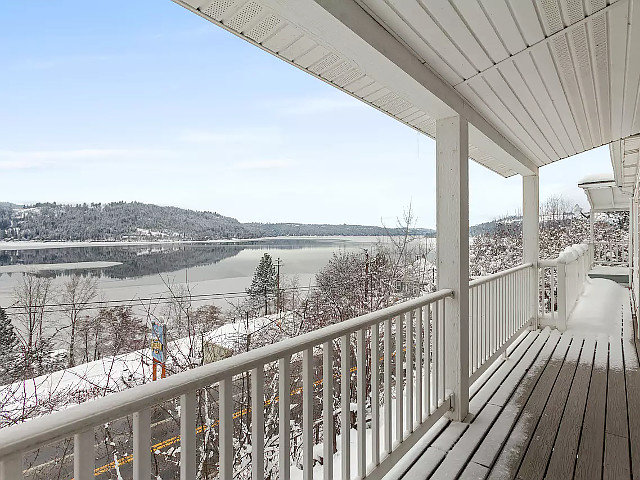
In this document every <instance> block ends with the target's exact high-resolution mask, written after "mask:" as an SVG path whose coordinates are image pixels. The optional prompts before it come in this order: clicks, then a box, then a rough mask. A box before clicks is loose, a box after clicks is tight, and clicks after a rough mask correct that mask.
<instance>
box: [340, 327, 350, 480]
mask: <svg viewBox="0 0 640 480" xmlns="http://www.w3.org/2000/svg"><path fill="white" fill-rule="evenodd" d="M350 340H351V339H350V335H344V336H343V337H342V343H341V345H340V348H341V352H340V353H341V357H342V358H341V365H340V374H341V375H342V377H341V392H340V408H341V411H340V418H341V420H340V428H341V433H342V452H341V453H342V478H343V479H345V480H349V479H350V478H351V425H350V423H351V422H350V419H349V416H350V413H351V397H350V395H351V392H350V390H351V370H350V366H349V365H350V363H351V362H350V358H349V357H350V355H351V351H350V349H351V345H350V343H351V341H350Z"/></svg>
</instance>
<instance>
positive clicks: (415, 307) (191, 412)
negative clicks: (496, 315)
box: [0, 272, 517, 480]
mask: <svg viewBox="0 0 640 480" xmlns="http://www.w3.org/2000/svg"><path fill="white" fill-rule="evenodd" d="M515 274H516V275H517V272H515ZM510 275H511V274H510V273H508V274H507V275H506V276H505V277H504V278H511V277H510ZM452 296H453V291H452V290H440V291H438V292H435V293H433V294H429V295H425V296H423V297H420V298H417V299H414V300H410V301H407V302H404V303H401V304H398V305H394V306H391V307H388V308H385V309H383V310H379V311H376V312H372V313H369V314H366V315H363V316H360V317H357V318H354V319H351V320H347V321H345V322H342V323H338V324H334V325H330V326H327V327H325V328H322V329H319V330H316V331H313V332H310V333H307V334H304V335H301V336H299V337H295V338H291V339H287V340H284V341H281V342H278V343H275V344H273V345H268V346H265V347H262V348H259V349H256V350H252V351H249V352H247V353H243V354H240V355H237V356H234V357H231V358H227V359H224V360H220V361H218V362H214V363H211V364H208V365H204V366H201V367H198V368H195V369H193V370H189V371H186V372H182V373H178V374H175V375H173V376H170V377H168V378H166V379H162V380H159V381H157V382H153V383H149V384H146V385H141V386H138V387H134V388H131V389H129V390H126V391H123V392H119V393H115V394H113V395H109V396H106V397H103V398H99V399H96V400H92V401H89V402H86V403H84V404H81V405H78V406H74V407H71V408H69V409H67V410H65V411H62V412H57V413H54V414H51V415H48V416H45V417H40V418H36V419H33V420H29V421H27V422H25V423H23V424H20V425H15V426H12V427H8V428H5V429H2V430H0V480H9V479H10V480H16V479H18V478H23V468H24V464H23V457H24V455H26V454H27V453H28V452H32V451H33V450H36V449H39V448H41V447H44V446H46V445H49V444H51V443H53V442H57V441H60V440H64V439H66V438H68V437H71V436H72V437H73V439H74V453H73V463H74V478H75V480H88V479H93V478H94V474H95V473H96V472H97V470H96V469H95V467H96V465H95V451H94V444H95V431H96V427H99V426H102V425H104V424H105V423H107V422H114V421H117V420H119V419H122V418H125V417H127V416H129V415H133V455H132V456H131V458H130V460H131V461H132V464H133V472H134V473H133V475H134V478H136V479H148V478H149V477H150V473H151V464H152V460H151V456H152V453H158V452H157V451H156V450H154V452H152V451H151V448H152V447H151V436H152V424H151V418H152V414H151V412H152V409H153V408H154V407H155V406H157V405H159V404H161V403H163V402H167V401H172V400H174V399H176V398H179V403H180V419H179V421H180V437H179V442H180V448H179V455H180V467H179V469H180V478H181V479H183V480H186V479H188V480H193V479H195V478H197V465H196V459H197V455H196V452H197V443H196V440H197V434H200V433H202V432H203V430H206V429H207V428H209V429H214V428H217V429H218V432H217V435H215V436H214V435H212V436H211V438H214V439H215V440H214V441H216V442H219V443H218V447H219V450H218V451H219V465H218V467H217V468H218V475H219V478H223V479H230V478H234V475H233V474H234V472H233V470H234V465H235V463H234V458H237V457H236V454H237V453H238V452H237V443H236V440H237V439H236V438H234V418H237V417H238V415H236V414H235V413H234V399H235V395H234V393H237V390H236V388H237V387H238V385H237V382H238V381H239V379H240V377H241V376H244V375H246V374H249V377H250V380H251V383H250V385H251V387H250V388H251V406H250V411H251V422H250V423H251V425H250V432H251V446H250V456H251V460H250V465H247V467H248V468H249V467H250V469H251V472H252V478H263V477H264V476H265V466H266V465H265V439H267V440H273V438H276V440H275V444H276V445H277V451H278V452H279V454H278V455H277V458H278V461H277V468H278V470H279V477H280V478H289V473H290V468H291V466H290V464H291V462H292V460H293V458H292V457H293V454H292V448H291V445H290V439H291V433H292V432H291V429H292V427H293V428H296V429H297V430H298V431H299V432H301V436H302V452H301V453H302V455H301V461H300V462H299V463H300V464H301V465H302V467H303V472H304V477H305V478H311V477H312V475H313V466H314V463H315V460H314V435H313V432H314V430H315V428H314V427H315V426H317V425H321V426H322V432H323V435H322V437H323V438H322V445H323V447H322V449H323V455H322V465H323V466H322V468H323V469H324V472H325V476H324V478H328V479H331V478H333V454H334V450H335V448H336V446H337V445H336V444H337V443H338V442H336V438H335V436H334V435H335V433H334V432H337V425H336V424H337V423H338V422H336V420H335V417H336V416H337V415H339V417H340V422H339V425H340V431H341V434H342V437H343V438H344V435H345V434H347V435H349V436H350V428H351V427H350V425H351V422H352V417H351V412H352V410H355V413H356V415H357V417H356V418H357V420H356V421H357V433H356V438H357V441H356V442H355V444H354V445H355V448H356V452H354V453H355V455H354V457H353V458H355V459H356V462H355V465H356V466H357V475H358V477H359V478H362V477H364V476H365V475H367V476H369V475H371V474H373V475H372V476H373V477H374V478H381V477H382V476H383V475H384V474H385V473H386V472H388V471H389V469H390V468H391V467H392V466H393V465H394V464H395V463H396V462H397V460H398V459H399V458H400V457H401V456H402V455H404V454H405V453H406V452H407V451H408V449H409V448H411V446H412V445H413V444H415V442H416V441H417V440H418V439H420V438H421V437H422V435H423V434H424V433H425V432H426V431H427V430H428V429H429V428H430V427H431V426H433V425H434V423H435V422H436V421H437V420H438V419H440V418H441V417H442V416H443V415H444V414H445V413H446V412H447V411H449V410H450V409H451V394H450V393H449V392H448V391H445V380H446V378H445V372H446V371H447V368H446V367H447V366H446V365H445V361H446V362H447V363H448V362H450V361H452V360H453V359H450V358H449V357H448V356H445V348H444V342H445V325H444V309H445V301H446V300H447V299H448V298H449V297H452ZM513 328H516V327H515V326H514V327H513ZM354 337H355V338H354ZM354 340H355V341H354ZM337 351H339V352H340V353H339V354H338V353H337ZM334 352H336V353H334ZM316 357H318V358H316ZM353 359H355V365H354V367H352V366H351V364H352V360H353ZM445 359H446V360H445ZM316 360H317V361H316ZM320 360H321V361H320ZM292 371H293V372H301V376H302V388H296V389H294V390H293V391H292V390H291V385H292V381H293V375H292ZM354 373H355V377H356V378H355V381H354V379H353V378H352V377H353V376H354ZM338 382H339V384H340V388H339V389H338V388H336V389H334V384H336V385H337V383H338ZM293 383H295V382H293ZM270 385H274V390H276V391H275V393H274V394H273V396H272V397H270V400H265V386H266V387H267V388H270ZM211 386H214V388H217V390H218V400H219V403H218V404H217V411H218V413H217V416H218V420H217V421H215V422H213V421H212V420H211V418H207V422H206V423H203V424H200V425H198V418H199V417H198V416H197V414H196V412H197V410H198V407H202V401H203V398H204V401H206V402H208V400H207V399H208V398H210V396H208V395H204V396H203V395H201V394H200V393H201V392H202V391H203V389H205V390H204V392H205V393H206V391H207V390H206V389H208V388H211ZM325 386H326V387H325ZM318 387H320V388H321V389H322V409H321V410H322V415H321V417H322V418H321V419H318V421H316V419H315V418H314V412H315V410H314V399H315V398H316V397H318V396H319V393H318V392H314V390H316V389H317V388H318ZM334 390H335V393H334ZM338 391H339V392H340V394H339V395H337V393H338ZM354 391H355V400H356V401H355V408H352V395H353V392H354ZM314 393H315V394H314ZM294 394H295V395H300V396H301V403H302V415H300V416H298V417H297V419H292V408H293V406H294V404H292V403H290V397H291V396H292V395H294ZM199 402H200V403H199ZM317 403H318V400H317V399H316V405H317ZM273 404H277V408H278V414H277V416H276V417H275V418H277V420H275V427H274V428H275V430H276V431H275V432H274V431H271V432H265V410H266V408H267V405H269V406H270V405H273ZM205 408H208V404H207V405H205ZM273 408H276V407H273ZM243 412H244V411H243ZM242 415H244V413H242V414H241V415H240V418H241V420H242ZM318 416H319V415H318ZM244 418H248V417H247V416H245V417H244ZM292 420H293V421H292ZM367 420H369V429H367V430H365V429H366V427H367ZM236 421H237V420H236ZM248 422H249V420H247V423H248ZM247 428H249V426H248V425H247ZM325 432H326V433H327V434H326V435H325ZM270 435H272V436H273V438H272V437H270ZM154 437H155V435H154ZM317 437H318V435H316V441H318V438H317ZM367 437H369V439H368V438H367ZM278 438H279V439H281V440H280V441H278V440H277V439H278ZM347 438H349V437H347ZM350 443H351V442H350V441H348V440H347V441H342V442H340V445H341V447H340V448H341V458H342V473H343V475H342V478H350V476H351V473H352V472H351V469H352V467H351V458H352V455H351V451H350V448H351V446H350ZM271 444H272V445H273V442H271ZM45 451H46V450H45ZM368 459H370V460H371V462H370V463H369V462H368ZM116 464H117V461H116ZM101 471H102V470H101Z"/></svg>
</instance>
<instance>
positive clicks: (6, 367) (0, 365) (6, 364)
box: [0, 307, 21, 385]
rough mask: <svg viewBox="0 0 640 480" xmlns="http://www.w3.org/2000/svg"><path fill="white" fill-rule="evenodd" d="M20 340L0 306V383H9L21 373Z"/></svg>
mask: <svg viewBox="0 0 640 480" xmlns="http://www.w3.org/2000/svg"><path fill="white" fill-rule="evenodd" d="M19 347H20V341H19V340H18V336H17V335H16V332H15V330H14V328H13V325H12V323H11V320H10V319H9V316H8V315H7V312H6V311H5V310H4V309H3V308H2V307H0V384H2V385H4V384H7V383H11V382H13V381H14V380H16V379H17V378H19V377H20V375H21V369H20V351H19Z"/></svg>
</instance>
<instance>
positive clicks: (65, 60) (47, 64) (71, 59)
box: [13, 55, 122, 70]
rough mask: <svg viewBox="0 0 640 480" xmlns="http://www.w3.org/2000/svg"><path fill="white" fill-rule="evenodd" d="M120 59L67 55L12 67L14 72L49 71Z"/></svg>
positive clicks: (102, 56) (28, 59) (107, 56)
mask: <svg viewBox="0 0 640 480" xmlns="http://www.w3.org/2000/svg"><path fill="white" fill-rule="evenodd" d="M119 58H122V55H69V56H53V57H44V58H27V59H25V60H22V61H21V62H19V63H17V64H15V65H14V66H13V69H14V70H50V69H52V68H58V67H69V66H71V65H78V64H85V63H95V62H107V61H110V60H114V59H119Z"/></svg>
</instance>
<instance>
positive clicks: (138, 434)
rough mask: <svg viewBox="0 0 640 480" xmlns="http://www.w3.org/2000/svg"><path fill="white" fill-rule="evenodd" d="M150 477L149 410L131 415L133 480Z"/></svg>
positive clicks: (147, 479) (146, 479)
mask: <svg viewBox="0 0 640 480" xmlns="http://www.w3.org/2000/svg"><path fill="white" fill-rule="evenodd" d="M150 476H151V409H150V408H145V409H144V410H141V411H139V412H135V413H134V414H133V480H149V477H150Z"/></svg>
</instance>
